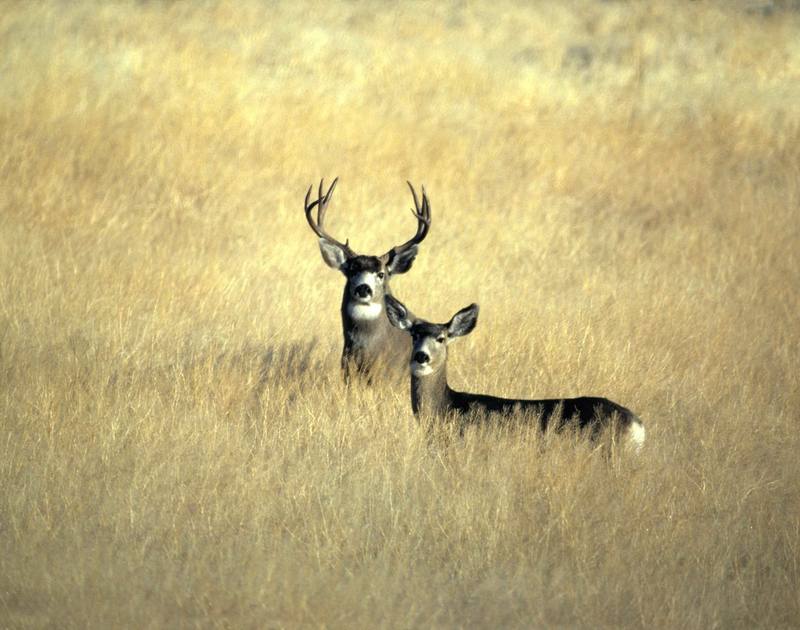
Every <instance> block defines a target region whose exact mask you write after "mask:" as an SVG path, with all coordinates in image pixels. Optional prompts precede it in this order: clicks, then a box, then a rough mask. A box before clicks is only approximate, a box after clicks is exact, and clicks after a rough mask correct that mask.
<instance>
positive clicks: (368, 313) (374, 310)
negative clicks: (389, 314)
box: [347, 302, 383, 321]
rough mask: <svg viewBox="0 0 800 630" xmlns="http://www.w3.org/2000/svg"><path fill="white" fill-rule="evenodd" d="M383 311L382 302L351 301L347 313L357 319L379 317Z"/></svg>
mask: <svg viewBox="0 0 800 630" xmlns="http://www.w3.org/2000/svg"><path fill="white" fill-rule="evenodd" d="M382 311H383V306H382V305H381V303H380V302H369V303H362V302H350V303H349V304H348V305H347V314H348V315H349V316H350V317H352V318H353V319H355V320H357V321H364V320H373V319H377V318H378V317H380V315H381V312H382Z"/></svg>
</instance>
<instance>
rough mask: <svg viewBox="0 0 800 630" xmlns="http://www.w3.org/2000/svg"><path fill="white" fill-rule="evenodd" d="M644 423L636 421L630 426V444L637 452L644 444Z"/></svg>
mask: <svg viewBox="0 0 800 630" xmlns="http://www.w3.org/2000/svg"><path fill="white" fill-rule="evenodd" d="M644 435H645V431H644V425H643V424H642V423H641V422H638V421H635V422H633V424H631V426H630V427H629V428H628V444H630V446H631V447H632V448H633V450H634V451H635V452H637V453H638V452H639V451H640V450H641V449H642V446H643V445H644Z"/></svg>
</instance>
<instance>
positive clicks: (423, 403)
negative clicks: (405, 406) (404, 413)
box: [411, 365, 450, 415]
mask: <svg viewBox="0 0 800 630" xmlns="http://www.w3.org/2000/svg"><path fill="white" fill-rule="evenodd" d="M449 407H450V387H448V385H447V365H444V366H442V368H441V369H440V370H439V371H437V372H434V373H433V374H428V375H427V376H414V375H413V374H412V375H411V409H412V410H413V411H414V413H415V414H416V415H419V414H420V413H429V414H433V415H441V414H443V413H445V412H447V410H448V408H449Z"/></svg>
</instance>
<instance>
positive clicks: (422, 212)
mask: <svg viewBox="0 0 800 630" xmlns="http://www.w3.org/2000/svg"><path fill="white" fill-rule="evenodd" d="M406 184H408V187H409V189H411V196H412V197H414V209H412V210H411V214H413V215H414V216H415V217H416V218H417V233H416V234H415V235H414V236H413V237H411V239H409V240H408V241H406V242H405V243H403V244H402V245H397V246H395V247H393V248H392V249H393V250H394V253H395V254H400V253H402V252H404V251H405V250H407V249H408V248H409V247H411V246H412V245H418V244H419V243H421V242H422V241H423V240H425V237H426V236H427V235H428V230H430V229H431V204H430V202H429V201H428V195H426V194H425V186H423V187H422V205H420V203H419V199H418V198H417V193H416V191H415V190H414V187H413V186H412V185H411V182H408V181H407V182H406Z"/></svg>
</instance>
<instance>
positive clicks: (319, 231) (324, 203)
mask: <svg viewBox="0 0 800 630" xmlns="http://www.w3.org/2000/svg"><path fill="white" fill-rule="evenodd" d="M338 181H339V178H338V177H337V178H335V179H334V180H333V183H332V184H331V186H330V188H328V192H326V193H325V194H323V191H324V190H325V184H324V182H325V180H324V179H320V180H319V192H318V194H317V199H316V200H315V201H313V202H311V203H308V200H309V199H310V198H311V190H312V189H313V188H314V186H313V185H312V186H309V187H308V192H306V199H305V203H304V206H305V211H306V220H307V221H308V225H309V226H310V227H311V229H312V230H314V233H315V234H316V235H317V236H319V237H320V238H321V239H324V240H326V241H328V242H329V243H333V244H334V245H338V246H339V247H341V248H342V249H343V250H344V251H345V253H346V254H347V255H348V256H355V255H356V253H355V252H354V251H353V250H352V249H350V241H349V240H347V241H345V242H344V243H341V242H339V241H337V240H336V239H335V238H333V237H332V236H331V235H330V234H328V233H327V232H326V231H325V228H324V227H323V223H324V222H325V211H326V210H327V209H328V202H329V201H330V200H331V195H333V189H334V188H336V182H338ZM315 206H316V208H317V220H316V222H315V221H314V218H313V216H312V214H311V213H312V211H313V210H314V207H315Z"/></svg>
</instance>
